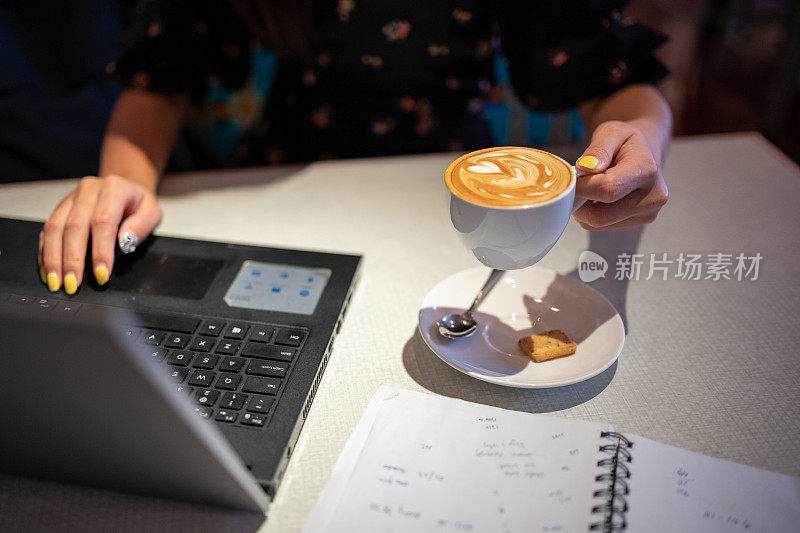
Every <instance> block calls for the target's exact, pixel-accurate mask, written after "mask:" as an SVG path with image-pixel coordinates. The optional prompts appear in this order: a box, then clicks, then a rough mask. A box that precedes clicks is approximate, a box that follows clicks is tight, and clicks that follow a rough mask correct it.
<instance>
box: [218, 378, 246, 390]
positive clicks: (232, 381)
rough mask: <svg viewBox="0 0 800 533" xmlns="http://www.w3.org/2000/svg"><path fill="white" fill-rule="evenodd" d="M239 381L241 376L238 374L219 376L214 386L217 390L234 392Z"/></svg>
mask: <svg viewBox="0 0 800 533" xmlns="http://www.w3.org/2000/svg"><path fill="white" fill-rule="evenodd" d="M241 381H242V376H241V375H239V374H220V375H219V377H218V378H217V383H216V384H215V385H214V386H215V387H216V388H218V389H224V390H236V387H238V386H239V383H241Z"/></svg>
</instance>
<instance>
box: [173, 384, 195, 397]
mask: <svg viewBox="0 0 800 533" xmlns="http://www.w3.org/2000/svg"><path fill="white" fill-rule="evenodd" d="M177 391H178V392H180V393H183V394H186V395H188V396H191V395H192V392H194V389H193V388H192V387H187V386H186V385H178V388H177Z"/></svg>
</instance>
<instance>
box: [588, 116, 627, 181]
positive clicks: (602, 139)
mask: <svg viewBox="0 0 800 533" xmlns="http://www.w3.org/2000/svg"><path fill="white" fill-rule="evenodd" d="M633 132H634V130H633V128H631V127H630V126H627V125H625V124H623V123H622V122H618V121H609V122H603V123H602V124H600V125H599V126H598V127H597V128H595V130H594V133H592V142H591V143H590V144H589V147H588V148H586V150H585V151H584V152H583V155H582V156H581V157H579V158H578V161H577V162H576V163H575V166H576V167H578V168H579V169H581V170H583V171H585V172H589V173H592V174H594V173H597V172H603V171H604V170H605V169H607V168H608V167H609V165H611V162H612V161H613V160H614V156H615V155H616V153H617V150H619V148H620V147H621V146H622V145H623V144H624V143H625V141H627V140H628V139H629V138H630V137H631V135H633Z"/></svg>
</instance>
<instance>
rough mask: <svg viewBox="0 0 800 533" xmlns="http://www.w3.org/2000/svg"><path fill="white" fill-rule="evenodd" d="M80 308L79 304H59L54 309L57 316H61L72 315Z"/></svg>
mask: <svg viewBox="0 0 800 533" xmlns="http://www.w3.org/2000/svg"><path fill="white" fill-rule="evenodd" d="M80 308H81V304H79V303H78V302H61V303H60V304H59V305H58V306H57V307H56V308H55V311H56V312H57V313H59V314H61V315H62V316H63V315H73V316H74V314H75V313H77V312H78V309H80Z"/></svg>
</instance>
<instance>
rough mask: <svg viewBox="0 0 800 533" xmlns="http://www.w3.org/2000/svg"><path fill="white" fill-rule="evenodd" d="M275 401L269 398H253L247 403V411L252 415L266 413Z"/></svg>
mask: <svg viewBox="0 0 800 533" xmlns="http://www.w3.org/2000/svg"><path fill="white" fill-rule="evenodd" d="M274 401H275V399H274V398H270V397H269V396H251V397H250V401H249V402H247V410H248V411H250V412H252V413H266V412H267V411H269V408H270V407H272V402H274Z"/></svg>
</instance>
